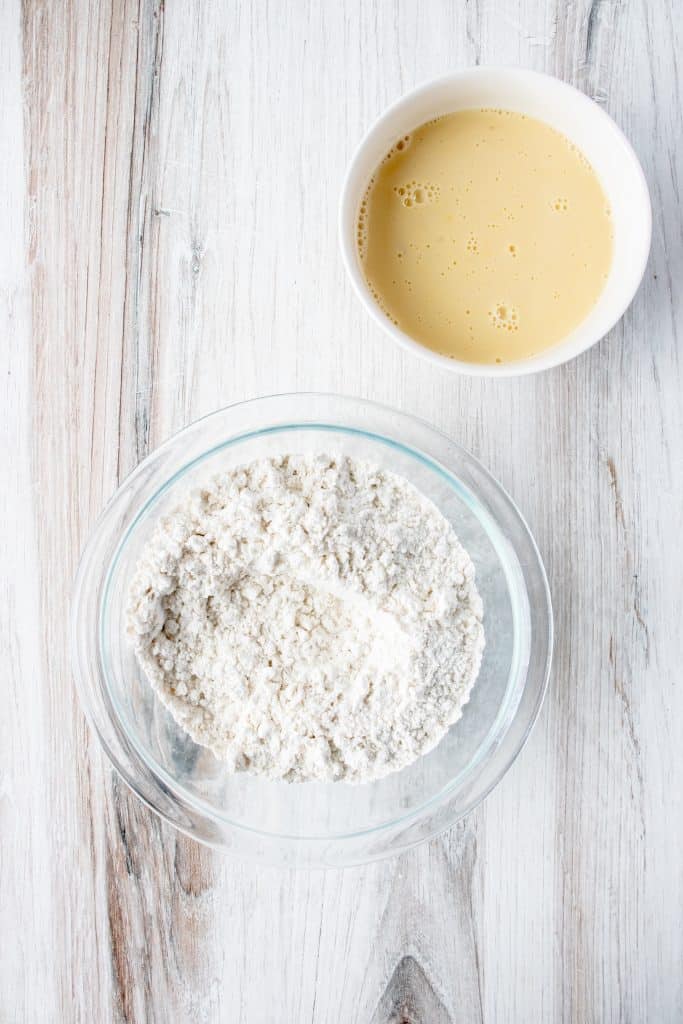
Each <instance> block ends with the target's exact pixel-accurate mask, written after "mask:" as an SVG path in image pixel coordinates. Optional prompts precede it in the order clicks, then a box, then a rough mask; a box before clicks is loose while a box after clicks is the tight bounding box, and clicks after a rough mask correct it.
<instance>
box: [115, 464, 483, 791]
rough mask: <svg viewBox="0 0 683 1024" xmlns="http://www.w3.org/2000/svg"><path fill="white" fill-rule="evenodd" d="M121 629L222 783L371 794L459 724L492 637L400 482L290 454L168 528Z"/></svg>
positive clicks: (134, 588)
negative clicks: (245, 781) (322, 786)
mask: <svg viewBox="0 0 683 1024" xmlns="http://www.w3.org/2000/svg"><path fill="white" fill-rule="evenodd" d="M128 623H129V632H130V635H131V638H132V641H133V644H134V646H135V651H136V654H137V657H138V659H139V661H140V663H141V665H142V666H143V668H144V670H145V673H146V675H147V677H148V679H149V680H150V682H151V684H152V686H153V687H154V689H155V690H156V692H157V693H158V695H159V697H160V698H161V700H162V701H163V702H164V704H166V706H167V707H168V708H169V709H170V710H171V712H172V714H173V715H174V717H175V718H176V720H177V721H178V722H179V724H180V725H181V726H182V727H183V728H184V729H185V730H186V731H187V732H188V733H189V734H190V736H191V737H192V738H193V739H194V740H195V741H196V742H197V743H199V744H202V745H203V746H206V747H209V748H210V749H211V750H212V751H213V753H214V754H215V755H216V757H218V758H220V759H222V760H223V761H225V762H226V764H227V765H228V767H229V768H230V770H232V771H248V772H251V773H254V774H258V775H264V776H267V777H269V778H272V779H284V780H286V781H290V782H300V781H307V780H314V779H317V780H324V781H336V780H344V781H348V782H366V781H369V780H371V779H376V778H379V777H381V776H383V775H386V774H388V773H389V772H393V771H396V770H398V769H400V768H403V767H404V766H405V765H408V764H410V763H411V762H412V761H414V760H415V759H416V758H417V757H419V756H420V755H421V754H424V753H426V752H427V751H428V750H430V749H431V748H432V747H434V746H435V745H436V744H437V743H438V742H439V740H440V739H441V738H442V737H443V735H444V734H445V732H446V731H447V729H448V727H449V726H450V725H451V724H452V723H453V722H455V721H457V719H458V718H459V717H460V715H461V713H462V708H463V705H464V704H465V703H466V701H467V700H468V698H469V695H470V691H471V688H472V685H473V683H474V680H475V678H476V676H477V673H478V671H479V665H480V662H481V656H482V650H483V647H484V631H483V627H482V605H481V600H480V598H479V595H478V593H477V590H476V587H475V583H474V568H473V565H472V562H471V560H470V558H469V556H468V554H467V552H466V551H465V550H464V549H463V548H462V546H461V545H460V543H459V542H458V539H457V537H456V536H455V534H454V532H453V530H452V528H451V527H450V525H449V524H448V522H447V521H446V520H445V519H444V517H443V516H442V515H441V513H440V512H439V511H438V510H437V508H436V507H435V506H434V505H433V504H432V503H431V502H430V501H428V500H427V499H425V498H423V497H422V496H421V495H420V494H419V493H418V492H417V491H416V490H415V488H414V487H412V485H410V484H409V483H408V482H407V481H406V480H404V479H403V478H401V477H399V476H397V475H395V474H393V473H390V472H386V471H385V470H382V469H380V468H379V467H378V466H375V465H372V464H370V463H367V462H361V461H356V460H354V459H350V458H346V457H336V456H335V457H331V456H326V455H325V456H323V455H319V456H300V455H285V456H283V457H280V458H272V459H263V460H260V461H257V462H253V463H251V464H249V465H247V466H243V467H241V468H239V469H235V470H232V471H230V472H228V473H225V474H224V475H221V476H218V477H216V478H214V479H213V480H212V481H211V482H210V483H209V484H208V486H206V487H205V488H204V489H202V490H198V491H195V492H194V493H192V494H190V495H188V496H187V498H186V500H185V501H184V503H183V504H181V505H180V506H179V507H178V508H177V509H176V510H175V511H174V512H173V513H172V514H171V515H169V516H166V517H165V518H163V519H162V520H161V521H160V524H159V527H158V529H157V531H156V533H155V534H154V536H153V537H152V538H151V540H150V542H149V544H148V545H147V547H146V549H145V551H144V554H143V556H142V558H141V560H140V562H139V564H138V567H137V571H136V574H135V576H134V579H133V581H132V584H131V590H130V600H129V608H128Z"/></svg>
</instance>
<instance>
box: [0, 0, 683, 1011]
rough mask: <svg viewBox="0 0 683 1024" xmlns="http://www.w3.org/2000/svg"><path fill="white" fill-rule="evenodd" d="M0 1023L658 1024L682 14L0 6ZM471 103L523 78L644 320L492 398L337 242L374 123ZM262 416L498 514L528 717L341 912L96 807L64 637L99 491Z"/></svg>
mask: <svg viewBox="0 0 683 1024" xmlns="http://www.w3.org/2000/svg"><path fill="white" fill-rule="evenodd" d="M0 18H1V26H0V27H1V28H2V31H0V75H1V76H2V81H1V85H2V88H1V89H0V108H1V110H2V122H1V123H2V125H3V132H2V134H1V135H0V146H1V147H2V150H1V156H2V159H1V160H0V175H1V184H2V187H1V188H0V237H1V238H2V240H3V245H2V246H0V322H1V323H2V328H3V335H4V337H5V339H6V343H5V344H4V345H3V346H2V353H1V356H0V358H1V359H2V363H3V366H2V376H1V380H2V388H3V401H2V422H3V426H4V435H3V439H4V442H5V443H4V444H3V445H2V456H1V458H2V484H3V486H2V488H1V493H0V502H1V504H2V522H3V523H4V530H3V531H1V532H0V550H1V551H2V566H3V572H2V577H1V579H2V588H3V591H2V596H3V600H2V602H1V610H0V616H1V621H2V644H3V652H4V653H5V664H6V665H7V668H8V672H7V682H6V689H5V693H6V698H5V707H4V713H3V715H2V716H1V717H0V770H1V775H0V815H1V817H0V835H1V843H2V847H1V860H0V927H1V928H2V935H3V942H2V944H1V951H0V992H1V993H2V996H1V997H0V1020H2V1021H7V1022H12V1024H14V1022H16V1021H29V1022H34V1021H50V1022H51V1021H55V1022H56V1021H60V1022H62V1021H108V1020H114V1021H126V1022H156V1021H173V1022H183V1021H219V1020H220V1021H231V1022H247V1024H254V1022H256V1024H261V1022H264V1024H270V1022H271V1021H276V1020H278V1021H279V1020H283V1021H296V1022H297V1024H298V1022H304V1021H312V1022H316V1024H317V1022H325V1024H337V1022H338V1021H341V1020H344V1021H353V1022H356V1021H358V1022H372V1024H389V1022H392V1024H397V1022H399V1021H401V1022H408V1021H410V1022H411V1024H418V1022H419V1024H440V1022H442V1021H443V1022H455V1021H467V1022H470V1021H486V1022H498V1021H527V1020H539V1021H556V1020H557V1021H577V1022H583V1021H594V1020H599V1021H626V1022H630V1021H633V1022H636V1021H645V1020H649V1021H658V1022H669V1021H671V1022H674V1021H678V1020H681V1019H683V975H682V973H681V970H680V966H681V963H682V962H683V835H682V832H681V828H680V822H681V821H682V820H683V797H682V794H683V755H682V754H681V744H680V740H679V733H680V729H679V727H678V722H679V721H680V720H681V716H682V715H683V689H682V688H681V686H680V684H679V678H680V666H681V664H682V663H683V642H682V639H681V636H682V632H683V631H682V630H681V627H680V624H681V621H682V618H683V598H682V593H683V591H682V588H681V582H680V581H681V570H682V568H683V566H682V558H681V544H680V536H681V532H682V529H683V500H682V499H683V474H682V470H683V464H682V462H683V456H682V452H683V442H682V438H683V403H681V399H680V395H681V391H682V388H683V378H682V373H681V365H680V355H679V353H680V347H679V342H680V337H679V335H680V326H679V325H680V323H681V322H682V320H681V314H682V313H683V309H682V308H681V307H682V305H683V302H682V298H681V294H682V292H681V287H680V281H681V280H682V279H683V276H682V275H683V220H682V218H681V207H680V181H679V174H680V167H681V166H683V162H682V158H683V151H682V150H683V141H682V140H683V131H682V125H681V113H680V112H681V91H682V89H681V87H682V82H681V72H680V67H679V63H678V60H679V54H680V53H681V49H682V43H683V38H682V37H683V11H682V10H681V7H680V5H679V4H677V3H676V2H675V0H658V2H656V3H646V2H645V0H622V2H618V0H614V2H610V0H594V2H592V3H591V2H589V0H573V2H571V3H564V2H562V3H560V2H559V0H558V2H552V0H548V2H545V0H502V2H497V3H493V2H489V0H469V2H453V3H450V2H447V0H435V2H433V3H430V4H428V5H427V4H423V3H419V0H363V2H361V0H344V2H339V3H334V4H304V3H296V4H291V5H289V6H288V7H287V9H286V12H285V8H283V7H282V6H280V5H273V4H269V3H267V2H265V0H254V2H253V3H239V4H238V3H230V4H217V3H208V2H207V3H204V4H195V3H192V2H190V0H173V2H171V0H168V2H167V3H166V4H165V5H164V4H163V3H162V2H159V0H157V2H154V0H139V2H138V3H135V2H132V0H103V2H102V3H100V4H88V3H87V2H86V0H72V2H71V3H67V2H65V3H63V4H62V3H49V2H47V0H44V2H39V0H27V2H25V3H24V4H21V3H20V0H1V2H0ZM472 63H497V64H521V65H524V66H528V67H533V68H537V69H539V70H546V71H550V72H552V73H554V74H557V75H559V76H560V77H561V78H564V79H566V80H567V81H571V82H573V83H575V84H576V85H578V86H579V87H580V88H582V89H583V90H585V91H586V92H587V93H588V94H589V95H591V96H593V97H594V98H595V99H596V100H597V101H598V102H599V103H600V104H601V105H603V106H604V107H605V108H606V109H607V110H608V111H609V112H610V113H611V114H612V115H613V116H614V117H615V118H616V120H617V121H618V123H619V124H620V125H621V126H622V127H623V129H624V130H625V131H626V133H627V135H628V136H629V137H630V138H631V140H632V141H633V144H634V146H635V148H636V150H637V151H638V154H639V156H640V158H641V160H642V162H643V165H644V168H645V172H646V175H647V178H648V182H649V185H650V188H651V192H652V199H653V208H654V235H653V249H652V256H651V260H650V265H649V268H648V271H647V274H646V278H645V281H644V284H643V286H642V288H641V290H640V292H639V294H638V296H637V298H636V300H635V302H634V304H633V305H632V307H631V308H630V310H629V311H628V312H627V314H626V316H625V317H624V319H623V320H622V321H621V323H620V324H619V325H618V326H617V327H616V328H615V329H614V330H613V331H612V332H611V334H610V335H609V336H608V337H607V338H606V339H604V341H603V342H601V344H600V345H598V346H597V347H596V348H594V349H593V350H592V351H591V352H589V353H586V354H585V355H584V356H582V357H581V358H579V359H578V360H576V361H574V362H572V363H571V364H569V365H567V366H565V367H562V368H560V369H558V370H555V371H552V372H550V373H546V374H543V375H541V376H538V377H536V378H529V379H522V380H515V381H509V382H505V381H502V382H492V381H481V380H475V379H471V380H470V379H458V378H455V377H452V378H451V377H445V376H444V375H443V374H441V373H439V372H438V371H437V370H435V369H433V368H431V367H429V366H426V365H422V364H421V363H420V362H418V361H416V360H414V359H413V358H412V357H410V356H409V355H407V354H405V355H404V354H402V353H399V352H397V351H394V350H393V349H392V348H391V347H389V346H388V345H387V343H386V342H385V341H384V339H383V336H382V335H381V333H380V332H379V330H378V329H377V328H376V327H375V326H374V325H373V324H371V323H370V322H369V320H368V319H367V318H366V317H365V316H364V315H363V313H362V311H361V310H360V309H359V307H358V304H357V303H356V302H355V300H354V299H353V297H352V295H351V292H350V288H349V285H348V283H347V281H346V280H345V277H344V273H343V269H342V267H341V262H340V258H339V254H338V249H337V242H336V206H337V200H338V195H339V189H340V184H341V179H342V175H343V169H344V166H345V164H346V162H347V160H348V158H349V156H350V154H351V152H352V150H353V147H354V145H355V143H356V142H357V140H358V139H359V137H360V135H361V134H362V132H363V131H364V129H365V128H366V127H367V125H368V124H369V123H370V122H371V120H372V119H373V118H374V117H375V116H376V115H377V114H378V113H379V112H380V111H381V110H382V108H383V107H384V106H385V105H386V104H387V103H388V102H389V101H390V100H391V99H393V98H394V97H396V96H397V95H398V94H399V93H400V92H401V91H403V90H405V89H407V88H409V87H411V86H412V85H413V84H414V83H416V82H419V81H420V80H423V79H425V78H428V77H431V76H433V75H436V74H438V73H441V72H444V71H446V70H449V69H451V68H454V67H458V66H462V65H467V64H472ZM295 389H302V390H303V389H321V390H335V391H341V392H348V393H355V394H359V395H364V396H368V397H372V398H375V399H377V400H380V401H384V402H387V403H389V404H393V405H397V406H400V407H403V408H405V409H406V410H407V411H410V412H413V413H416V414H418V415H420V416H423V417H424V418H426V419H429V420H430V421H432V422H433V423H435V424H436V425H437V426H439V427H441V428H442V429H444V430H446V431H447V432H449V433H450V434H451V435H453V436H454V437H455V438H456V439H457V440H459V441H461V442H462V443H463V444H464V445H466V446H467V447H468V448H469V449H471V450H472V451H473V452H474V453H475V454H477V455H478V456H480V457H481V458H482V459H483V461H484V462H485V463H486V464H487V465H488V466H489V467H490V469H491V470H492V472H493V473H494V474H496V475H497V476H498V478H499V479H500V480H501V481H502V483H503V484H504V485H505V486H506V487H507V488H508V489H509V491H510V492H511V493H512V494H513V496H515V497H516V498H517V499H518V501H519V503H520V505H521V507H522V509H523V512H524V513H525V515H526V517H527V518H528V521H529V523H530V525H531V527H532V529H533V531H534V533H535V535H536V537H537V539H538V542H539V546H540V548H541V551H542V553H543V555H544V558H545V560H546V563H547V567H548V572H549V576H550V581H551V588H552V591H553V599H554V604H555V609H556V617H557V648H556V659H555V668H554V673H553V681H552V687H551V691H550V694H549V697H548V700H547V703H546V706H545V708H544V711H543V713H542V716H541V719H540V721H539V723H538V725H537V727H536V730H535V732H534V734H533V736H532V739H531V741H530V743H529V745H528V747H527V748H526V750H525V752H524V754H523V755H522V756H521V757H520V759H519V760H518V762H517V764H516V765H515V766H514V767H513V769H512V770H511V771H510V773H509V775H508V776H507V777H506V779H505V780H504V781H503V783H502V784H501V785H500V786H499V787H498V789H497V790H496V791H495V792H494V793H493V794H492V795H491V797H490V798H489V799H488V800H487V802H486V803H485V805H484V806H483V807H481V808H480V809H479V810H478V811H477V812H475V813H473V814H472V815H471V816H470V817H469V818H468V820H467V821H466V822H464V823H461V824H460V825H459V826H458V827H457V828H455V829H453V830H452V831H451V832H450V833H449V834H447V835H445V836H443V837H442V838H440V839H438V840H435V841H433V842H431V843H429V844H427V845H425V846H423V847H421V848H419V849H417V850H414V851H412V852H410V853H408V854H406V855H404V856H402V857H400V858H398V859H395V860H393V861H388V862H385V863H381V864H375V865H371V866H369V867H367V868H359V869H353V870H348V871H345V872H331V871H330V872H324V873H323V872H293V873H288V872H279V871H276V870H274V869H267V870H264V869H256V868H255V867H251V866H248V865H238V864H234V863H232V862H228V861H225V860H224V859H223V858H221V857H220V856H217V855H215V854H212V853H210V852H208V851H206V850H204V849H202V848H200V847H198V846H196V845H194V844H193V843H191V842H190V841H188V840H186V839H183V838H181V837H178V836H176V835H175V834H174V833H173V832H172V830H171V829H170V828H168V827H167V826H165V825H163V824H162V823H160V822H159V821H158V820H157V819H156V818H155V817H154V816H153V815H151V814H150V813H149V812H148V811H147V810H146V809H145V808H144V807H143V806H142V805H141V804H139V803H138V802H136V801H135V800H134V799H133V798H132V797H131V796H130V795H129V794H128V792H127V791H126V790H125V788H124V787H122V785H121V784H120V783H119V782H117V781H116V780H115V778H114V777H113V776H112V773H111V771H110V769H109V768H108V766H107V764H106V763H105V761H104V759H103V757H102V755H101V754H100V752H99V749H98V746H97V742H96V740H95V739H94V737H93V736H92V735H91V734H90V733H89V731H88V729H87V727H86V725H85V723H84V720H83V718H82V715H81V712H80V710H79V708H78V706H77V702H76V698H75V694H74V689H73V685H72V679H71V674H70V665H69V653H68V640H67V636H68V626H67V620H68V605H69V594H70V587H71V581H72V578H73V574H74V571H75V566H76V562H77V558H78V554H79V551H80V550H81V548H82V546H83V543H84V541H85V538H86V536H87V534H88V531H89V529H90V527H91V526H92V523H93V521H94V518H95V517H96V515H97V514H98V512H99V510H100V509H101V508H102V506H103V504H104V502H105V501H106V499H107V498H108V497H109V496H110V495H111V493H112V492H113V491H114V489H115V488H116V486H117V483H118V482H119V481H120V480H121V478H122V477H123V476H124V475H125V474H126V473H127V472H128V471H129V470H130V469H132V468H133V467H134V466H135V465H136V464H137V462H138V461H139V460H140V459H141V458H143V457H144V456H145V454H146V453H147V452H148V451H149V450H150V449H152V448H154V447H155V446H156V445H157V444H159V443H160V442H161V441H162V440H164V438H166V437H167V436H168V435H169V434H170V433H172V432H173V431H175V430H176V429H178V428H179V427H181V426H183V425H184V424H185V423H187V422H188V421H190V420H191V419H194V418H196V417H197V416H199V415H202V414H204V413H206V412H209V411H211V410H212V409H214V408H216V407H218V406H221V405H225V404H227V403H228V402H231V401H234V400H238V399H241V398H246V397H249V396H252V395H255V394H263V393H269V392H274V391H286V390H295Z"/></svg>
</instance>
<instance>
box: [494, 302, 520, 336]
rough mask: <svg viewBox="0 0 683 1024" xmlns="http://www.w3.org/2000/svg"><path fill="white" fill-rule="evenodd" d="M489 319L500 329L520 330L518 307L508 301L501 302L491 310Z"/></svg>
mask: <svg viewBox="0 0 683 1024" xmlns="http://www.w3.org/2000/svg"><path fill="white" fill-rule="evenodd" d="M489 319H490V320H491V323H492V324H493V326H494V327H495V328H497V329H498V330H501V331H510V332H512V331H517V330H519V314H518V312H517V309H516V308H515V306H511V305H510V304H509V303H507V302H499V303H497V304H496V305H495V306H494V307H493V309H491V310H489Z"/></svg>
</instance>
